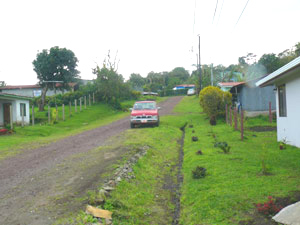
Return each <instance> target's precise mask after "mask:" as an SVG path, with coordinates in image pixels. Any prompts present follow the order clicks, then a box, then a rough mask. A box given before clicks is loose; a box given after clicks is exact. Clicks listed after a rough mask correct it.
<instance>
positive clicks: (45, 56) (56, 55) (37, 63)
mask: <svg viewBox="0 0 300 225" xmlns="http://www.w3.org/2000/svg"><path fill="white" fill-rule="evenodd" d="M77 63H78V59H77V58H76V56H75V54H74V53H73V52H72V51H71V50H68V49H66V48H59V47H57V46H56V47H52V48H51V49H50V50H46V49H44V50H43V51H42V52H39V53H38V54H37V56H36V59H35V60H34V61H33V62H32V64H33V67H34V68H33V70H34V71H35V72H36V74H37V78H38V79H39V85H40V86H41V87H42V88H43V90H42V95H41V102H40V104H39V110H40V111H43V110H44V106H45V97H46V93H47V91H48V90H49V89H53V88H55V85H56V83H55V81H60V84H61V85H59V87H58V88H60V89H66V88H69V87H68V83H69V82H72V81H74V80H75V79H76V78H78V77H79V76H78V74H79V71H78V70H77V69H76V67H77Z"/></svg>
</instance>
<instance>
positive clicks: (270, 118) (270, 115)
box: [269, 102, 273, 123]
mask: <svg viewBox="0 0 300 225" xmlns="http://www.w3.org/2000/svg"><path fill="white" fill-rule="evenodd" d="M272 120H273V117H272V103H271V102H269V122H270V123H272Z"/></svg>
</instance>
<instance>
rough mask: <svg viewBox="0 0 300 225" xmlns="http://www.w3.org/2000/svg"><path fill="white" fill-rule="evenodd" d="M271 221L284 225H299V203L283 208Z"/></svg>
mask: <svg viewBox="0 0 300 225" xmlns="http://www.w3.org/2000/svg"><path fill="white" fill-rule="evenodd" d="M272 219H273V220H275V221H276V222H278V223H283V224H286V225H300V202H297V203H295V204H293V205H289V206H287V207H285V208H283V209H282V210H281V211H280V212H279V213H278V214H276V215H275V216H274V217H273V218H272Z"/></svg>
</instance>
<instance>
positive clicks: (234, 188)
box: [77, 97, 300, 225]
mask: <svg viewBox="0 0 300 225" xmlns="http://www.w3.org/2000/svg"><path fill="white" fill-rule="evenodd" d="M174 111H175V112H177V114H175V115H172V116H164V117H162V118H161V125H160V126H159V127H156V128H142V129H131V130H128V131H127V132H126V134H125V135H126V141H125V142H124V146H127V147H131V148H132V147H134V146H145V145H146V146H149V147H150V148H149V150H148V152H147V154H146V155H145V156H144V157H143V158H141V159H140V160H139V161H138V163H137V164H136V165H135V166H134V167H133V171H134V174H135V177H136V178H135V179H132V180H129V181H125V180H123V181H121V182H120V184H119V185H118V186H117V187H116V189H115V190H114V191H113V192H112V195H111V198H109V199H108V200H107V201H106V203H105V205H104V208H105V209H108V210H111V211H113V223H114V224H172V220H173V213H174V209H175V206H174V201H173V198H174V196H176V194H177V193H175V192H174V189H172V188H170V187H172V186H174V185H176V184H177V179H176V174H177V168H178V154H179V147H180V146H179V143H178V140H179V139H180V138H181V135H182V132H181V131H180V129H179V128H180V127H182V126H183V125H184V124H185V123H186V122H187V123H188V126H187V127H186V129H185V131H186V133H185V142H184V162H183V168H182V173H183V175H184V180H183V184H182V188H181V194H182V195H181V217H180V222H179V223H180V224H218V225H219V224H239V222H240V221H242V220H246V219H247V218H249V217H250V216H251V215H252V213H253V212H254V211H255V206H254V203H258V202H264V201H266V200H267V197H268V196H270V195H271V196H287V195H290V194H291V192H293V191H296V190H298V189H299V187H300V181H299V180H300V179H299V178H300V173H299V172H300V166H299V165H300V164H299V163H300V151H299V149H298V148H295V147H292V146H287V148H286V149H285V150H284V151H281V150H279V143H277V141H276V131H270V132H252V131H250V130H249V129H248V128H249V127H254V126H269V125H270V124H269V123H268V118H267V117H263V116H261V117H257V118H254V119H249V118H247V119H246V120H245V127H246V131H245V140H244V141H241V140H240V132H238V131H235V130H234V129H233V128H232V127H230V126H228V125H226V124H225V122H224V121H222V120H219V121H218V123H217V126H210V125H209V121H208V119H207V118H206V115H205V114H203V113H202V110H201V108H200V106H199V104H198V99H197V98H195V97H185V98H184V99H183V100H182V101H181V102H180V103H179V104H178V105H177V106H176V108H175V110H174ZM191 125H192V126H191ZM271 126H275V124H271ZM193 136H197V137H198V139H199V140H198V141H196V142H193V141H192V137H193ZM213 136H215V137H216V138H217V140H218V141H226V142H227V143H228V144H229V146H231V149H230V152H229V154H224V153H223V152H222V151H221V150H220V149H219V148H215V147H214V141H215V138H214V137H213ZM198 150H201V151H202V152H203V155H197V154H196V152H197V151H198ZM196 166H201V167H205V168H206V169H207V176H206V177H205V178H202V179H193V177H192V170H194V169H195V167H196ZM263 171H264V172H266V174H267V175H264V174H263V173H262V172H263ZM283 181H284V182H283ZM177 197H178V195H177ZM89 221H96V220H93V218H92V217H91V216H87V215H85V214H84V213H83V212H81V213H80V214H79V215H78V217H77V222H78V223H79V224H86V223H87V222H89Z"/></svg>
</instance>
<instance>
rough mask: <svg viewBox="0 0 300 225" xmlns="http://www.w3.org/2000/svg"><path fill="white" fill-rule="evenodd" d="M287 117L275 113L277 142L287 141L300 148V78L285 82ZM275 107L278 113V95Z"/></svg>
mask: <svg viewBox="0 0 300 225" xmlns="http://www.w3.org/2000/svg"><path fill="white" fill-rule="evenodd" d="M285 85H286V107H287V117H279V113H277V140H278V141H283V140H287V142H288V144H291V145H295V146H297V147H299V148H300V76H299V75H298V77H293V78H292V79H290V80H288V81H286V82H285ZM276 107H277V112H279V104H278V93H277V94H276Z"/></svg>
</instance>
